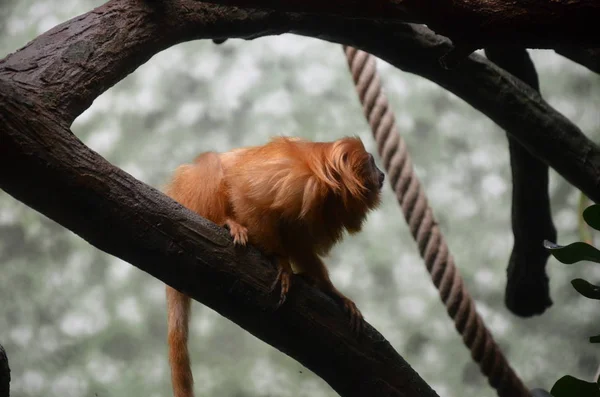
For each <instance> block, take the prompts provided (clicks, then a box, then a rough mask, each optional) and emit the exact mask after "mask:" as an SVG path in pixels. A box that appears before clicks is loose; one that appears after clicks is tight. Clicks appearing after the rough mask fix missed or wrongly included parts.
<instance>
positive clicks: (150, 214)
mask: <svg viewBox="0 0 600 397" xmlns="http://www.w3.org/2000/svg"><path fill="white" fill-rule="evenodd" d="M287 32H291V33H297V34H302V35H309V36H314V37H319V38H323V39H326V40H330V41H334V42H338V43H344V44H348V45H354V46H356V47H358V48H362V49H364V50H365V51H369V52H371V53H373V54H375V55H377V56H379V57H381V58H383V59H385V60H387V61H389V62H391V63H392V64H395V65H396V66H398V67H400V68H402V69H405V70H407V71H410V72H413V73H416V74H420V75H422V76H424V77H427V78H429V79H431V80H433V81H435V82H437V83H438V84H440V85H441V86H443V87H445V88H447V89H449V90H450V91H452V92H454V93H455V94H457V95H458V96H460V97H462V98H463V99H465V100H466V101H468V102H469V103H471V104H472V105H473V106H474V107H476V108H478V109H480V110H482V111H483V112H484V113H486V114H488V115H489V116H490V117H491V118H492V119H494V121H496V122H497V123H498V124H500V125H501V126H502V127H504V128H505V129H506V130H507V131H509V133H510V134H511V135H512V136H514V137H515V139H517V141H518V142H519V143H521V144H523V145H525V146H526V147H527V148H528V149H529V151H530V152H532V153H533V154H535V155H536V156H537V157H539V158H540V159H542V160H543V161H544V162H547V163H548V164H550V165H551V166H553V167H554V168H555V169H557V171H558V172H560V173H561V174H562V175H563V176H565V177H566V178H567V179H569V180H570V181H571V182H572V183H574V184H575V185H576V186H577V187H579V188H580V189H581V190H582V191H584V192H585V193H586V194H587V195H588V196H589V197H590V198H592V199H594V200H597V198H598V197H599V196H600V193H599V189H598V175H599V174H598V169H599V166H600V158H599V154H600V152H599V151H598V148H597V146H596V145H594V144H593V143H592V142H590V141H589V140H587V138H585V136H584V135H583V134H582V133H581V131H579V130H578V129H577V128H576V127H575V126H574V125H572V124H571V123H570V122H569V121H568V120H566V119H565V118H564V117H563V116H561V115H560V114H559V113H557V112H556V111H554V110H553V109H552V108H551V107H550V106H548V105H547V104H546V103H545V102H544V101H543V100H542V99H541V98H540V97H539V95H537V94H536V93H535V91H533V90H532V89H531V88H530V87H528V86H527V85H525V84H523V83H522V82H520V81H518V80H517V79H514V78H513V77H512V76H511V75H510V74H508V73H506V72H504V71H502V70H501V69H499V68H497V67H495V66H494V65H493V64H492V63H490V62H488V61H487V60H485V58H483V57H480V56H476V55H471V56H470V57H469V58H468V59H466V61H465V62H463V64H462V65H461V66H460V67H459V68H457V69H456V70H453V71H445V70H443V69H442V68H441V67H440V66H439V64H438V62H437V60H438V58H439V57H440V56H441V55H442V54H444V53H446V52H447V51H448V50H449V49H450V48H451V45H450V43H449V41H448V40H447V39H445V38H443V37H440V36H436V35H434V34H432V33H431V31H429V30H427V29H426V28H424V27H417V26H411V25H406V24H402V23H397V22H382V21H369V20H348V19H344V18H339V17H332V16H315V15H301V14H295V13H284V12H275V11H258V10H242V9H236V8H228V7H223V6H215V5H209V4H207V3H203V2H198V1H195V0H174V1H159V0H155V1H142V0H112V1H109V2H108V3H107V4H105V5H103V6H101V7H98V8H97V9H95V10H93V11H91V12H89V13H86V14H84V15H82V16H79V17H77V18H74V19H72V20H71V21H68V22H65V23H64V24H61V25H59V26H57V27H56V28H54V29H52V30H50V31H49V32H47V33H46V34H43V35H41V36H39V37H38V38H36V39H35V40H33V41H32V42H31V43H29V44H28V45H27V46H26V47H25V48H23V49H22V50H20V51H18V52H16V53H14V54H11V55H9V56H7V57H6V58H5V59H4V60H3V61H0V188H2V189H3V190H5V191H6V192H7V193H9V194H11V195H12V196H13V197H15V198H17V199H18V200H20V201H22V202H24V203H25V204H27V205H29V206H30V207H32V208H34V209H36V210H37V211H39V212H41V213H42V214H44V215H46V216H48V217H50V218H51V219H53V220H55V221H57V222H58V223H60V224H61V225H63V226H65V227H67V228H69V229H70V230H72V231H74V232H75V233H77V234H79V235H80V236H81V237H83V238H84V239H86V240H87V241H89V242H90V243H91V244H92V245H94V246H96V247H98V248H99V249H101V250H103V251H106V252H108V253H111V254H113V255H115V256H118V257H120V258H122V259H124V260H126V261H128V262H130V263H132V264H134V265H135V266H137V267H139V268H140V269H142V270H144V271H146V272H148V273H150V274H152V275H153V276H155V277H157V278H158V279H160V280H162V281H164V282H165V283H167V284H168V285H171V286H173V287H174V288H177V289H179V290H181V291H183V292H185V293H187V294H189V295H190V296H192V297H193V298H194V299H195V300H198V301H200V302H202V303H204V304H206V305H207V306H209V307H211V308H213V309H214V310H216V311H217V312H219V313H221V314H222V315H223V316H225V317H227V318H229V319H231V320H232V321H234V322H236V323H237V324H239V325H240V326H242V327H243V328H245V329H246V330H248V331H249V332H251V333H252V334H254V335H256V336H257V337H259V338H261V339H263V340H265V341H266V342H267V343H269V344H271V345H273V346H275V347H276V348H278V349H280V350H282V351H283V352H285V353H286V354H288V355H290V356H292V357H294V358H295V359H297V360H298V361H299V362H301V363H303V364H304V365H306V366H307V367H308V368H310V369H312V370H313V371H314V372H315V373H317V374H318V375H319V376H321V377H322V378H323V379H325V380H326V381H327V382H328V383H329V384H330V385H331V386H332V387H333V388H334V389H335V390H337V391H338V392H339V393H340V394H341V395H344V396H363V395H364V396H372V395H386V396H387V395H389V396H392V395H393V396H417V395H418V396H434V395H435V393H434V392H433V391H432V390H431V389H430V388H429V387H428V386H427V385H426V384H425V383H424V382H423V381H422V379H420V378H419V377H418V375H416V374H415V373H414V371H413V370H412V369H411V368H410V367H409V365H408V364H407V363H406V362H405V361H404V360H403V359H402V358H401V357H400V356H399V355H398V354H397V353H396V352H395V351H394V350H393V349H392V348H391V346H390V345H389V343H387V342H386V341H385V339H384V338H383V337H382V336H381V335H379V334H378V333H377V332H376V331H375V330H373V329H371V328H369V327H367V329H368V332H367V334H366V335H365V336H364V337H363V339H361V340H358V341H357V340H355V339H354V338H352V336H351V335H349V334H348V331H347V330H348V328H347V319H346V318H345V317H344V315H343V314H342V313H341V312H340V310H339V309H338V307H337V305H335V304H334V303H333V302H332V301H331V300H329V299H328V298H326V297H325V296H323V295H322V294H320V293H319V292H317V291H315V290H313V289H311V288H309V287H307V286H306V285H305V284H303V283H302V282H301V281H299V280H298V281H296V282H295V284H294V285H295V286H296V287H295V288H294V289H293V292H292V293H291V295H290V297H289V299H288V301H287V302H286V304H285V306H284V307H282V308H281V309H280V310H277V311H274V312H273V311H272V310H271V309H272V308H273V305H274V304H275V302H276V301H277V297H276V296H274V295H276V294H270V293H269V291H268V286H269V285H270V283H271V282H272V280H273V278H274V276H275V270H274V269H273V267H272V266H270V264H269V263H267V262H266V261H265V260H264V259H262V258H261V257H260V256H259V255H257V254H256V252H255V251H254V250H250V252H249V253H247V254H240V253H236V252H235V251H234V250H233V247H232V246H231V244H230V240H229V238H228V236H227V234H226V233H225V232H224V231H223V230H221V229H219V228H216V227H215V225H213V224H211V223H209V222H207V221H205V220H202V219H201V218H199V217H198V216H196V215H194V214H192V213H191V212H190V211H188V210H186V209H184V208H183V207H181V206H179V205H177V204H176V203H175V202H174V201H172V200H170V199H168V198H167V197H166V196H164V195H162V194H161V193H160V192H158V191H156V190H155V189H152V188H150V187H148V186H146V185H145V184H142V183H141V182H139V181H137V180H135V179H134V178H132V177H131V176H130V175H128V174H126V173H124V172H123V171H121V170H119V169H118V168H115V167H114V166H112V165H111V164H110V163H108V162H106V161H105V160H104V159H103V158H101V157H100V156H98V155H97V154H96V153H94V152H93V151H91V150H89V149H88V148H87V147H86V146H85V145H83V144H82V143H81V142H80V141H79V140H77V138H76V137H74V136H73V135H72V133H71V132H70V131H69V130H68V125H70V123H71V122H72V121H73V120H74V119H75V117H77V116H78V115H79V114H81V112H83V111H84V110H85V109H86V108H87V107H88V106H90V104H91V103H92V101H93V100H94V99H95V98H96V97H97V96H98V95H100V94H101V93H102V92H104V91H105V90H107V89H108V88H109V87H111V86H112V85H114V84H115V83H116V82H118V81H119V80H121V79H122V78H123V77H125V76H126V75H127V74H128V73H131V72H132V71H133V70H135V69H136V68H137V67H138V66H140V65H141V64H143V63H144V62H146V61H147V60H148V59H149V58H150V57H151V56H153V55H154V54H155V53H157V52H159V51H161V50H162V49H165V48H167V47H169V46H172V45H174V44H177V43H180V42H183V41H188V40H193V39H198V38H216V39H223V38H227V37H240V38H245V39H251V38H255V37H260V36H264V35H269V34H281V33H287ZM390 42H393V43H394V44H395V45H394V46H390V45H389V43H390ZM499 104H501V105H502V106H499ZM524 131H526V133H525V132H524ZM14 170H19V173H16V172H14ZM166 264H168V265H166Z"/></svg>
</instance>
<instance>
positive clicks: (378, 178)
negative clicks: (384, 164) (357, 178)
mask: <svg viewBox="0 0 600 397" xmlns="http://www.w3.org/2000/svg"><path fill="white" fill-rule="evenodd" d="M368 154H369V160H368V164H367V173H366V174H367V175H366V179H367V181H368V183H367V185H368V186H369V187H372V190H378V191H379V190H381V189H382V188H383V181H385V174H384V173H383V172H381V170H380V169H379V168H378V167H377V165H376V164H375V158H373V155H372V154H371V153H368Z"/></svg>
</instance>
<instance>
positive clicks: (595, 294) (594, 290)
mask: <svg viewBox="0 0 600 397" xmlns="http://www.w3.org/2000/svg"><path fill="white" fill-rule="evenodd" d="M571 285H572V286H573V288H575V289H576V290H577V292H579V293H580V294H581V295H583V296H585V297H586V298H590V299H599V300H600V287H598V286H597V285H594V284H591V283H589V282H587V281H585V280H584V279H581V278H576V279H574V280H571Z"/></svg>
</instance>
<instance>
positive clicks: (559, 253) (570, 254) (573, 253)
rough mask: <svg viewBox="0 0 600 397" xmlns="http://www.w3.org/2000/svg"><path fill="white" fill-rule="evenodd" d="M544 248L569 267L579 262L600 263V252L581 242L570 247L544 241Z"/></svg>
mask: <svg viewBox="0 0 600 397" xmlns="http://www.w3.org/2000/svg"><path fill="white" fill-rule="evenodd" d="M544 247H545V248H546V249H547V250H549V251H550V254H552V256H554V257H555V258H556V259H557V260H559V261H560V262H562V263H566V264H567V265H571V264H573V263H575V262H579V261H592V262H598V263H600V251H598V250H597V249H596V248H594V247H593V246H591V245H589V244H587V243H582V242H580V241H578V242H576V243H572V244H569V245H558V244H555V243H552V242H550V241H548V240H544Z"/></svg>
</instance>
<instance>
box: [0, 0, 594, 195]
mask: <svg viewBox="0 0 600 397" xmlns="http://www.w3.org/2000/svg"><path fill="white" fill-rule="evenodd" d="M148 3H150V4H148ZM286 32H287V33H296V34H301V35H306V36H312V37H318V38H321V39H324V40H329V41H332V42H336V43H341V44H347V45H351V46H353V47H356V48H360V49H362V50H364V51H367V52H370V53H372V54H374V55H376V56H378V57H380V58H382V59H384V60H386V61H388V62H390V63H391V64H393V65H395V66H396V67H398V68H400V69H402V70H405V71H408V72H411V73H415V74H418V75H420V76H423V77H425V78H428V79H430V80H432V81H434V82H436V83H437V84H439V85H440V86H442V87H444V88H446V89H448V90H449V91H451V92H452V93H454V94H455V95H457V96H459V97H460V98H462V99H464V100H465V101H466V102H467V103H469V104H470V105H471V106H473V107H475V108H476V109H478V110H480V111H481V112H483V113H484V114H486V115H487V116H488V117H490V118H491V119H492V120H494V121H495V122H496V123H497V124H498V125H500V126H501V127H502V128H504V129H505V130H506V131H507V132H508V133H509V134H510V135H511V136H513V137H514V138H515V139H516V140H517V141H518V142H519V143H520V144H521V145H523V146H525V147H526V148H527V149H528V151H529V152H531V153H532V154H533V155H534V156H536V157H537V158H539V159H540V160H542V161H543V162H544V163H546V164H548V165H550V166H551V167H552V168H554V169H555V170H556V171H557V172H558V173H560V174H561V175H562V176H563V177H564V178H565V179H567V180H568V181H569V182H571V183H572V184H573V185H575V186H576V187H577V188H579V189H580V190H581V191H583V192H584V193H585V194H586V195H587V196H588V197H589V198H590V199H591V200H593V201H595V202H600V148H599V147H598V146H597V145H596V144H595V143H593V142H592V141H591V140H589V139H588V138H587V137H585V135H583V133H582V132H581V130H579V128H577V126H575V125H574V124H573V123H571V122H570V121H569V120H568V119H567V118H565V117H564V116H563V115H562V114H560V113H558V112H557V111H556V110H554V109H553V108H552V107H551V106H550V105H548V104H547V103H546V102H545V101H544V100H543V99H542V98H541V97H540V95H539V94H538V93H537V92H536V91H535V90H533V89H532V88H531V87H529V86H528V85H526V84H524V83H523V82H521V81H520V80H519V79H516V78H514V76H512V75H511V74H510V73H508V72H506V71H504V70H503V69H501V68H499V67H497V66H495V65H494V64H493V63H492V62H489V61H488V60H487V59H486V58H485V57H482V56H479V55H477V54H471V55H470V56H469V57H468V58H467V59H465V60H464V61H463V62H462V63H461V65H460V67H458V68H456V69H453V70H450V71H448V70H444V69H443V68H442V67H441V66H440V65H439V62H438V59H439V58H440V56H442V55H443V54H445V53H447V52H448V50H449V49H450V48H451V47H452V45H451V43H450V41H449V40H448V39H447V38H445V37H443V36H439V35H435V34H434V33H432V32H431V31H430V30H429V29H427V28H426V27H424V26H419V25H410V24H403V23H398V22H382V21H375V22H374V21H369V20H358V19H355V20H348V19H344V18H338V17H330V16H314V15H300V14H294V13H278V12H270V11H252V10H240V9H236V8H227V7H223V6H216V5H211V4H208V3H203V2H197V1H194V0H178V1H168V2H160V1H155V2H147V3H145V2H143V1H141V0H112V1H109V2H108V3H106V4H105V5H103V6H101V7H98V8H97V9H95V10H93V11H91V12H89V13H87V14H84V15H82V16H80V17H77V18H74V19H72V20H71V21H67V22H65V23H63V24H61V25H59V26H57V27H55V28H53V29H51V30H50V31H48V32H47V33H45V34H43V35H41V36H39V37H38V38H36V39H35V40H33V41H32V42H31V43H29V44H28V45H27V46H26V47H24V48H23V49H21V50H20V51H18V52H16V53H14V54H11V55H9V56H8V57H6V59H5V60H3V61H0V78H5V79H10V80H12V81H13V83H14V84H17V85H18V86H19V87H20V88H21V89H22V90H24V92H29V93H30V94H31V95H38V94H40V95H41V94H43V95H44V100H45V101H46V102H47V103H48V105H49V106H52V107H53V108H54V109H55V111H57V112H60V113H61V114H62V115H63V118H64V119H65V120H68V121H72V120H74V119H75V117H76V116H78V115H79V114H80V113H81V112H83V110H85V109H86V108H87V107H88V106H89V105H90V104H91V103H92V101H93V100H94V99H95V98H96V97H97V96H98V95H100V94H101V93H102V92H104V91H105V90H106V89H108V88H109V87H111V86H112V85H114V84H115V83H116V82H118V81H119V80H120V79H122V78H123V77H125V76H126V75H127V74H128V73H131V72H132V71H133V70H135V69H136V68H137V67H138V66H139V65H141V64H143V63H144V62H146V61H147V60H148V59H149V58H150V57H151V56H152V55H154V54H155V53H156V52H159V51H160V50H162V49H164V48H166V47H169V46H171V45H174V44H176V43H180V42H183V41H187V40H193V39H201V38H224V37H240V38H246V39H251V38H255V37H260V36H264V35H270V34H281V33H286ZM389 43H394V45H393V46H392V45H390V44H389Z"/></svg>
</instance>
